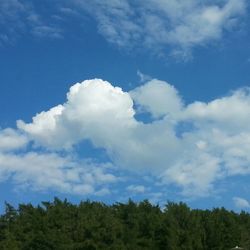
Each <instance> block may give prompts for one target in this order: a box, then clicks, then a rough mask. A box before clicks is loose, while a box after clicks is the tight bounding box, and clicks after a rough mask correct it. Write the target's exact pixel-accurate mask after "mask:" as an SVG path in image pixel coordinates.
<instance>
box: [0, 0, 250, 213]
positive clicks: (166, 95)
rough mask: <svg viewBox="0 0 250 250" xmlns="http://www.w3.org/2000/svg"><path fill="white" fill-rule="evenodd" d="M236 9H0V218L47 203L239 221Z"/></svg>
mask: <svg viewBox="0 0 250 250" xmlns="http://www.w3.org/2000/svg"><path fill="white" fill-rule="evenodd" d="M248 5H249V3H248V1H247V0H186V1H179V0H148V1H142V0H133V1H132V0H93V1H85V0H67V1H66V0H44V1H36V0H0V211H3V209H4V202H5V201H7V202H9V203H11V204H13V205H17V204H18V203H29V202H31V203H33V204H37V203H39V202H41V201H47V200H52V199H53V197H55V196H57V197H59V198H61V199H64V198H67V199H68V200H69V201H71V202H75V203H77V202H79V201H80V200H86V199H90V200H97V201H102V202H105V203H108V204H111V203H114V202H126V201H127V200H128V199H129V198H132V199H133V200H135V201H140V200H143V199H148V200H149V201H151V202H152V203H154V204H160V205H161V206H164V204H166V203H167V201H174V202H179V201H183V202H186V203H187V204H188V205H189V206H191V207H192V208H201V209H207V208H208V209H212V208H213V207H222V206H224V207H226V208H227V209H232V210H234V211H241V210H246V211H249V210H250V196H249V188H250V182H249V177H250V154H249V152H250V127H249V124H250V74H249V69H250V43H249V41H250V31H249V27H250V13H249V6H248Z"/></svg>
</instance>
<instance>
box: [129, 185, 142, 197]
mask: <svg viewBox="0 0 250 250" xmlns="http://www.w3.org/2000/svg"><path fill="white" fill-rule="evenodd" d="M126 189H127V191H129V192H130V193H131V195H135V194H143V193H145V191H146V190H147V189H146V188H145V187H144V186H143V185H129V186H128V187H127V188H126Z"/></svg>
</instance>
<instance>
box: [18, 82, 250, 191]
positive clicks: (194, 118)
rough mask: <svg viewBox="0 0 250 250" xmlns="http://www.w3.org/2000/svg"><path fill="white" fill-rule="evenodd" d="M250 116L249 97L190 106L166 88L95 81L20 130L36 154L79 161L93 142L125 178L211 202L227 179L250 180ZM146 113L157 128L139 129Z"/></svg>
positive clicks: (75, 87) (158, 84)
mask: <svg viewBox="0 0 250 250" xmlns="http://www.w3.org/2000/svg"><path fill="white" fill-rule="evenodd" d="M135 104H136V105H135ZM249 108H250V95H249V90H248V89H240V90H237V91H235V92H232V93H231V94H229V95H227V96H225V97H222V98H218V99H215V100H213V101H211V102H209V103H203V102H193V103H191V104H189V105H184V101H183V100H182V98H181V97H180V95H179V93H178V91H177V90H176V89H175V88H174V86H172V85H170V84H168V83H167V82H164V81H159V80H157V79H153V80H150V81H149V82H147V83H145V84H144V85H142V86H140V87H138V88H136V89H134V90H131V91H130V92H124V91H123V90H122V89H121V88H118V87H114V86H112V84H111V83H109V82H106V81H103V80H101V79H93V80H87V81H84V82H82V83H77V84H75V85H73V86H72V87H71V88H70V90H69V92H68V94H67V101H66V102H65V103H64V104H61V105H58V106H56V107H52V108H51V109H50V110H48V111H43V112H41V113H39V114H37V115H36V116H34V117H33V121H32V122H31V123H25V122H24V121H18V122H17V125H18V130H19V131H21V133H22V134H25V136H26V137H28V138H29V140H31V141H33V142H34V143H35V144H34V145H35V147H43V148H46V149H47V150H49V151H52V152H54V151H55V152H60V151H61V150H63V151H64V152H65V150H66V152H69V154H72V152H74V148H75V146H76V145H78V144H79V143H80V142H81V141H84V140H89V141H91V143H92V144H93V146H94V147H96V148H102V149H104V150H105V152H106V154H107V156H108V157H109V159H110V161H111V163H112V164H113V165H115V166H117V167H118V168H120V169H121V170H127V171H130V172H134V173H137V174H138V173H140V174H142V175H143V174H150V175H151V176H153V177H154V178H155V179H156V180H157V181H158V184H159V185H161V186H162V188H163V189H164V187H166V185H170V184H174V185H177V186H179V187H181V189H182V190H183V193H184V194H186V195H194V194H195V195H203V194H205V193H208V191H209V190H213V187H214V184H215V183H216V182H217V181H220V180H221V179H223V178H227V177H228V176H233V175H239V174H241V175H242V174H244V175H245V174H249V173H250V166H249V163H250V157H249V154H248V152H249V150H250V131H249V127H248V126H247V124H249V122H248V121H249V119H250V113H249ZM138 112H140V113H141V112H147V113H150V115H151V117H152V121H151V122H149V123H144V122H143V121H138V120H137V119H136V116H135V114H136V113H138ZM183 124H184V125H185V124H189V126H188V127H185V126H180V125H183ZM19 133H20V132H19ZM79 157H81V155H79Z"/></svg>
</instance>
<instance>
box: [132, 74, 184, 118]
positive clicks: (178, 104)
mask: <svg viewBox="0 0 250 250" xmlns="http://www.w3.org/2000/svg"><path fill="white" fill-rule="evenodd" d="M130 96H131V97H132V98H133V100H134V101H135V103H138V104H139V105H140V107H141V108H142V109H143V110H145V111H148V112H149V113H151V114H152V116H153V117H155V118H158V117H162V116H165V115H169V116H178V114H179V113H180V112H181V109H182V100H181V98H180V96H179V94H178V92H177V90H176V89H175V88H174V87H173V86H171V85H170V84H167V83H166V82H164V81H159V80H156V79H153V80H151V81H149V82H147V83H146V84H145V85H143V86H141V87H137V88H136V89H134V90H132V91H131V92H130Z"/></svg>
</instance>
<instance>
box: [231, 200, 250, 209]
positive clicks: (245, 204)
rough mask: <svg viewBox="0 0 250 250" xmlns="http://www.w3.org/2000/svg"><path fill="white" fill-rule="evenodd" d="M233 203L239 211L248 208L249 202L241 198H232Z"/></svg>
mask: <svg viewBox="0 0 250 250" xmlns="http://www.w3.org/2000/svg"><path fill="white" fill-rule="evenodd" d="M233 202H234V204H235V206H236V207H237V208H240V209H246V208H250V204H249V202H248V201H247V200H246V199H243V198H241V197H234V198H233Z"/></svg>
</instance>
